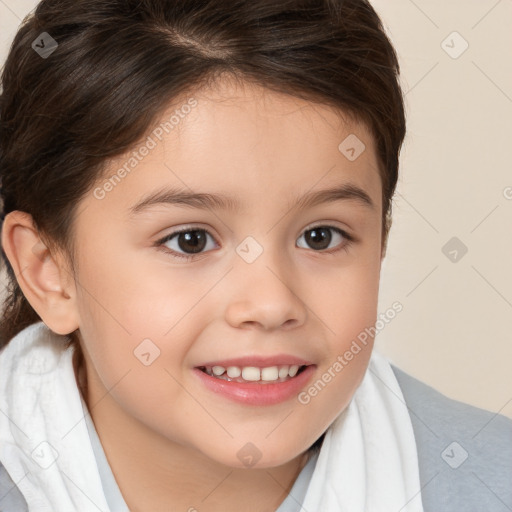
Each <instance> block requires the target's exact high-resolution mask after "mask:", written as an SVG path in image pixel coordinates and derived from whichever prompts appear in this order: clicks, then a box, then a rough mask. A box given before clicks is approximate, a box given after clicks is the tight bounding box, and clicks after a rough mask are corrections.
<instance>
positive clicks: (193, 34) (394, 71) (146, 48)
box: [0, 0, 405, 349]
mask: <svg viewBox="0 0 512 512" xmlns="http://www.w3.org/2000/svg"><path fill="white" fill-rule="evenodd" d="M43 32H46V33H48V34H49V35H50V36H51V37H52V38H53V39H54V40H55V41H56V42H57V44H58V46H57V48H55V50H54V51H53V53H51V54H49V55H46V56H45V57H46V58H43V55H41V54H39V53H38V52H37V51H36V50H35V49H34V48H33V47H32V44H33V42H34V41H39V40H40V38H41V37H42V36H41V34H42V33H43ZM221 73H229V74H231V75H232V76H234V77H237V78H239V79H242V80H249V81H253V82H256V83H258V84H260V85H262V86H264V87H266V88H268V89H271V90H274V91H277V92H284V93H287V94H291V95H295V96H296V97H299V98H303V99H306V100H312V101H318V102H321V103H324V104H326V105H329V106H332V107H335V108H337V109H342V111H343V112H344V113H346V114H347V115H348V116H351V117H353V118H354V119H356V120H358V121H362V122H364V123H365V124H366V126H368V128H369V129H370V132H371V133H372V134H373V136H374V138H375V141H376V144H377V152H378V159H379V165H380V168H379V172H380V176H381V182H382V199H383V201H382V202H383V216H382V219H383V223H382V232H383V240H384V241H385V240H387V234H388V231H389V228H390V225H391V199H392V197H393V194H394V190H395V186H396V183H397V177H398V159H399V152H400V148H401V145H402V142H403V139H404V136H405V114H404V105H403V96H402V91H401V88H400V85H399V81H398V75H399V65H398V59H397V56H396V53H395V51H394V49H393V46H392V44H391V43H390V41H389V39H388V38H387V36H386V34H385V32H384V29H383V26H382V24H381V21H380V19H379V17H378V16H377V14H376V12H375V11H374V9H373V8H372V7H371V5H370V3H369V2H368V1H366V0H280V1H278V2H276V1H274V0H247V1H246V0H204V1H201V2H198V1H197V0H87V1H81V0H43V1H41V2H40V3H39V4H38V6H37V8H36V9H35V11H34V13H32V14H31V15H30V16H28V17H27V18H26V19H25V20H24V22H23V24H22V26H21V27H20V29H19V30H18V32H17V34H16V36H15V38H14V41H13V44H12V47H11V49H10V52H9V55H8V58H7V61H6V63H5V67H4V69H3V72H2V78H1V80H2V87H3V91H2V94H1V97H0V179H1V199H2V203H3V215H2V219H3V218H4V217H5V215H6V214H7V213H9V212H11V211H13V210H21V211H24V212H27V213H29V214H30V215H31V216H32V218H33V221H34V224H35V226H36V228H37V229H38V230H39V232H40V235H41V237H42V238H43V240H44V241H46V242H47V244H48V246H49V247H51V248H55V249H57V248H60V249H62V250H63V251H65V252H64V253H65V254H66V255H68V256H69V258H70V263H71V268H72V269H74V267H73V254H74V253H73V222H74V216H75V214H76V207H77V205H78V204H79V202H80V200H81V198H82V197H84V196H85V194H87V193H88V192H89V191H90V190H91V189H92V187H93V186H94V184H95V183H96V182H97V181H98V180H99V179H101V177H102V173H103V172H104V169H105V164H106V162H107V161H108V160H109V159H110V158H113V157H115V156H118V155H120V154H122V153H124V152H126V151H128V150H129V149H131V148H132V147H133V146H134V144H136V143H137V142H138V141H140V140H141V138H142V137H143V136H144V134H146V133H147V131H148V130H149V129H150V128H151V126H152V124H153V123H154V122H155V121H156V119H157V118H158V116H159V115H160V113H161V112H162V111H163V109H164V108H166V106H167V105H168V104H169V103H170V102H171V101H173V100H174V99H175V98H177V96H178V95H181V94H184V93H186V92H187V91H193V90H194V88H198V87H200V86H203V85H208V84H211V83H213V81H214V80H216V79H218V78H219V77H220V75H221ZM340 142H341V141H340ZM384 245H385V244H384ZM2 259H3V260H4V262H5V265H6V268H7V277H8V289H7V297H6V299H5V302H4V304H3V309H4V311H3V313H4V314H3V317H2V319H1V321H0V348H1V347H3V346H4V345H6V344H7V343H8V342H9V340H10V339H11V338H12V337H13V336H14V335H16V334H17V333H18V332H20V331H21V330H22V329H23V328H25V327H26V326H28V325H30V324H32V323H34V322H37V321H40V320H41V319H40V318H39V316H38V315H37V313H36V312H35V311H34V309H33V308H32V307H31V305H30V304H29V302H28V301H27V300H26V298H25V297H24V295H23V293H22V291H21V289H20V287H19V285H18V283H17V280H16V276H15V275H14V272H13V269H12V267H11V265H10V263H9V261H8V259H7V257H6V255H5V252H4V251H3V249H2ZM69 343H70V344H76V345H79V344H78V338H77V336H76V331H75V332H73V333H71V334H69ZM78 348H79V347H77V349H78Z"/></svg>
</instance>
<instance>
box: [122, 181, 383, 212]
mask: <svg viewBox="0 0 512 512" xmlns="http://www.w3.org/2000/svg"><path fill="white" fill-rule="evenodd" d="M342 200H352V201H356V202H357V203H359V204H360V205H362V206H365V207H367V208H370V209H372V210H373V209H375V204H374V203H373V201H372V199H371V198H370V196H369V195H368V194H367V193H366V192H365V191H364V190H363V189H362V188H360V187H359V186H357V185H355V184H353V183H344V184H343V185H340V186H338V187H334V188H329V189H324V190H318V191H314V192H308V193H306V194H304V195H303V196H301V197H299V198H295V205H293V200H292V201H290V202H289V203H288V205H287V206H288V209H291V208H293V207H296V208H299V209H307V208H312V207H314V206H317V205H319V204H323V203H332V202H335V201H342ZM160 204H169V205H178V206H188V207H191V208H199V209H203V210H210V209H211V210H227V211H230V212H239V210H240V202H239V201H238V200H237V199H235V198H233V197H229V196H226V195H224V194H208V193H201V192H187V191H185V190H180V189H173V188H163V189H160V190H157V191H155V192H153V193H151V194H150V195H148V196H146V197H145V198H143V199H142V200H141V201H140V202H138V203H137V204H136V205H134V206H132V207H131V208H130V209H129V212H130V215H136V214H138V213H140V212H142V211H144V210H146V209H148V208H149V207H151V206H155V205H160Z"/></svg>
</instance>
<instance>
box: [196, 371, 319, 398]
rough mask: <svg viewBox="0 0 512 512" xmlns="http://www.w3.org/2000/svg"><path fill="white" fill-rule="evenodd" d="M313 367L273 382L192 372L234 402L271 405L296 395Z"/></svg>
mask: <svg viewBox="0 0 512 512" xmlns="http://www.w3.org/2000/svg"><path fill="white" fill-rule="evenodd" d="M315 368H316V365H314V364H312V365H309V366H307V367H306V368H304V370H303V371H302V372H301V373H300V374H298V375H296V376H295V377H292V378H290V379H288V380H285V381H284V382H276V383H275V384H269V383H265V384H261V383H259V382H233V381H227V380H223V379H218V378H216V377H212V376H211V375H208V374H207V373H205V372H203V371H202V370H200V369H199V368H194V373H195V374H196V375H197V376H198V377H199V378H200V379H201V380H202V382H203V383H204V385H205V386H206V387H207V388H208V389H210V390H211V391H213V392H215V393H218V394H219V395H223V396H225V397H226V398H229V399H231V400H233V401H235V402H238V403H242V404H247V405H273V404H278V403H280V402H284V401H285V400H289V399H290V398H291V397H293V396H296V395H297V394H298V393H299V392H300V390H301V389H302V388H304V386H306V384H307V383H308V381H309V380H310V379H311V377H312V375H313V373H314V372H315Z"/></svg>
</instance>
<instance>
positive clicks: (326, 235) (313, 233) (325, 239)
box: [298, 226, 352, 251]
mask: <svg viewBox="0 0 512 512" xmlns="http://www.w3.org/2000/svg"><path fill="white" fill-rule="evenodd" d="M332 232H334V237H333V235H332V234H331V233H332ZM301 238H304V239H305V240H306V243H308V244H309V245H310V246H312V248H314V249H316V250H319V251H323V250H325V249H327V248H328V247H329V244H330V243H331V241H332V240H333V238H334V239H336V238H338V239H341V242H342V245H343V246H346V245H347V244H348V243H349V242H350V241H352V237H351V236H350V235H349V234H348V233H346V232H345V231H343V230H342V229H339V228H336V227H334V226H316V227H314V228H310V229H308V230H307V231H304V234H303V235H302V236H300V237H299V239H298V240H300V239H301ZM343 239H345V240H346V242H345V243H343ZM337 245H339V244H337ZM299 247H300V246H299ZM306 249H307V247H306Z"/></svg>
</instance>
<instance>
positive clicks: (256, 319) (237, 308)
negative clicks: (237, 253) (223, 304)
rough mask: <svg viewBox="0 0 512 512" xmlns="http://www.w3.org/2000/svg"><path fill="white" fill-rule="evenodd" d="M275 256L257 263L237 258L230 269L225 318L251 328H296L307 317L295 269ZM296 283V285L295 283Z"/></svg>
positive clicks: (239, 325) (237, 325) (232, 323)
mask: <svg viewBox="0 0 512 512" xmlns="http://www.w3.org/2000/svg"><path fill="white" fill-rule="evenodd" d="M285 266H286V265H285V264H284V262H282V263H281V264H280V265H277V264H276V258H271V257H266V258H264V257H263V256H261V257H260V258H259V259H258V260H257V261H255V262H254V263H251V264H248V263H246V262H245V261H241V260H240V261H238V262H237V264H236V265H235V268H234V269H233V271H232V272H230V279H231V283H232V288H231V293H230V299H229V303H228V306H227V308H226V313H225V317H226V321H227V323H228V324H230V325H231V326H232V327H237V328H242V329H244V328H245V329H248V328H255V329H263V330H265V331H270V330H275V329H283V328H284V329H293V328H297V327H298V326H300V325H302V324H303V323H304V322H305V320H306V315H307V307H306V305H305V303H304V302H303V300H302V298H301V297H300V296H299V294H298V291H297V290H296V288H297V283H298V282H299V280H298V279H297V276H296V275H294V271H293V268H292V267H291V266H290V265H288V266H286V270H285V269H284V267H285ZM293 285H295V286H293Z"/></svg>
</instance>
